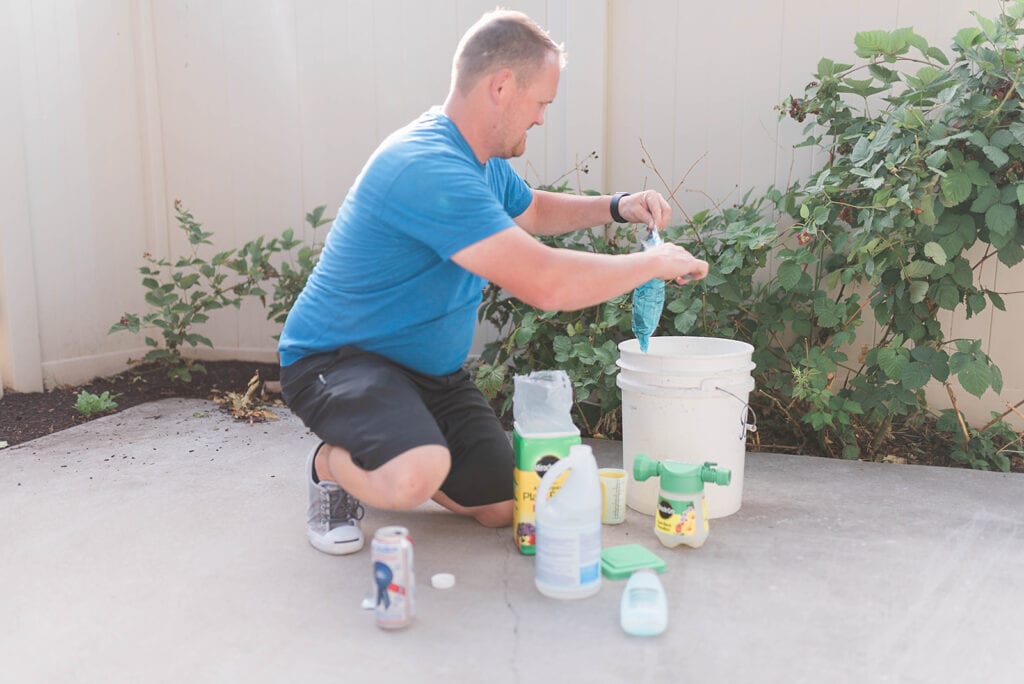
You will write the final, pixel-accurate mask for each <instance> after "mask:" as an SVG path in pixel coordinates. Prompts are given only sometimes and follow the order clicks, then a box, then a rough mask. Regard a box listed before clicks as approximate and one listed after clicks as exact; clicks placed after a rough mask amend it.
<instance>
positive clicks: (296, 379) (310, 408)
mask: <svg viewBox="0 0 1024 684" xmlns="http://www.w3.org/2000/svg"><path fill="white" fill-rule="evenodd" d="M281 394H282V396H283V397H284V400H285V402H286V403H287V404H288V407H289V408H290V409H291V410H292V412H293V413H294V414H295V415H297V416H298V417H299V418H301V419H302V422H303V423H304V424H305V425H306V427H308V428H309V429H310V430H312V431H313V433H315V434H316V435H317V437H319V438H320V439H322V440H323V441H325V442H326V443H328V444H332V445H334V446H339V447H342V448H343V449H345V450H346V451H348V452H349V453H350V454H351V455H352V460H353V462H355V464H356V465H358V466H359V467H360V468H363V469H364V470H373V469H375V468H379V467H380V466H382V465H384V464H385V463H387V462H388V461H390V460H391V459H392V458H394V457H395V456H398V455H399V454H401V453H403V452H405V451H408V450H409V449H412V448H413V447H418V446H425V445H428V444H439V445H441V446H445V447H447V448H448V450H449V452H450V453H451V459H452V465H451V471H450V472H449V473H448V477H447V478H446V479H445V481H444V483H443V484H442V485H441V491H442V492H444V493H445V494H447V495H448V496H449V497H451V499H452V500H453V501H454V502H455V503H457V504H460V505H462V506H481V505H484V504H492V503H497V502H499V501H508V500H510V499H511V498H512V469H513V463H514V459H513V455H512V445H511V444H510V443H509V439H508V436H507V435H506V434H505V431H504V429H503V428H502V427H501V423H500V421H499V420H498V418H497V416H495V415H494V411H493V410H492V409H491V407H490V405H489V404H488V403H487V400H486V399H484V397H483V395H482V394H481V393H480V390H479V389H477V387H476V385H475V384H474V383H473V380H472V378H470V376H469V373H468V372H466V371H465V370H462V369H460V370H458V371H456V372H455V373H452V374H451V375H442V376H436V375H426V374H424V373H419V372H416V371H414V370H412V369H410V368H406V367H405V366H402V365H399V364H397V363H395V362H393V361H391V360H389V359H386V358H384V357H383V356H380V355H379V354H374V353H371V352H366V351H363V350H361V349H356V348H355V347H343V348H341V349H340V350H338V351H336V352H329V353H324V354H314V355H312V356H307V357H305V358H303V359H300V360H298V361H296V362H295V363H293V364H291V365H290V366H284V367H282V368H281Z"/></svg>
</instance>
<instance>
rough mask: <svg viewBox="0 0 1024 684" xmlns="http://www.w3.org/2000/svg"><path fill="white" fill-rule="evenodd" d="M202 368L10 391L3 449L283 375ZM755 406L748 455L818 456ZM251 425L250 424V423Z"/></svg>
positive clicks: (896, 448) (904, 449)
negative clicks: (101, 409)
mask: <svg viewBox="0 0 1024 684" xmlns="http://www.w3.org/2000/svg"><path fill="white" fill-rule="evenodd" d="M203 365H204V366H205V367H206V373H194V374H193V376H192V381H191V382H188V383H185V382H181V381H177V380H171V379H170V378H168V377H167V375H166V373H165V372H163V370H161V369H160V368H157V367H154V366H151V365H150V366H136V367H134V368H131V369H129V370H126V371H125V372H123V373H120V374H118V375H114V376H111V377H106V378H96V379H94V380H92V381H91V382H88V383H84V384H82V385H79V386H75V387H58V388H55V389H53V390H51V391H48V392H30V393H19V392H10V391H7V392H6V393H5V394H4V396H3V398H0V445H2V443H3V442H6V443H7V445H8V446H14V445H15V444H21V443H23V442H27V441H29V440H32V439H36V438H37V437H42V436H44V435H48V434H50V433H52V432H58V431H60V430H66V429H67V428H70V427H74V426H75V425H80V424H82V423H85V422H87V421H89V420H93V419H95V418H98V417H100V416H103V415H110V414H111V413H116V412H117V411H123V410H124V409H127V408H130V407H132V406H137V405H138V404H143V403H146V402H149V401H156V400H158V399H166V398H169V397H187V398H196V399H214V398H215V397H217V396H223V395H224V394H226V393H229V392H231V393H245V391H246V389H247V387H248V384H249V381H250V380H251V378H252V377H253V375H254V374H255V373H257V372H258V373H259V374H260V380H261V382H262V381H276V380H277V379H278V376H279V371H280V369H279V368H278V366H277V364H273V363H255V362H251V361H207V362H204V363H203ZM83 390H85V391H88V392H91V393H92V394H96V395H100V394H102V393H103V392H105V391H106V392H110V394H111V395H113V396H114V401H116V402H117V408H116V409H113V410H112V411H108V412H106V413H101V414H94V415H92V416H83V415H82V414H80V413H79V412H78V411H77V410H76V409H75V400H76V398H77V396H78V393H79V392H81V391H83ZM260 395H262V396H264V397H267V398H270V399H277V398H279V396H278V395H276V394H274V393H269V394H268V393H265V392H263V391H262V390H261V391H260V392H259V393H258V395H257V396H260ZM497 403H498V402H495V404H497ZM752 403H753V405H754V408H755V410H757V415H758V426H759V429H758V432H757V434H756V435H755V436H754V437H753V438H752V440H751V442H750V443H749V445H748V448H749V449H751V450H753V451H766V452H779V453H796V454H806V455H811V456H814V455H820V454H818V453H817V448H816V447H815V446H814V445H813V444H811V443H809V442H808V440H807V436H806V435H803V434H796V433H794V431H793V430H791V429H790V428H789V426H788V424H787V423H786V422H785V421H784V420H782V419H781V418H779V417H777V416H774V415H773V414H772V411H771V409H770V407H769V406H758V405H757V402H756V399H755V400H753V401H752ZM224 410H227V409H226V408H225V409H224ZM248 419H250V420H252V417H251V416H249V418H248ZM257 419H258V418H257ZM504 422H505V423H511V420H510V416H506V417H505V420H504ZM869 438H870V435H867V436H865V440H864V441H865V442H868V441H870V439H869ZM950 450H951V444H950V442H949V440H948V437H947V436H945V435H943V434H941V433H939V432H938V431H936V430H935V429H934V428H933V427H932V426H931V425H930V424H928V423H924V424H922V425H917V426H901V427H896V428H894V429H893V431H892V433H891V435H889V436H888V438H887V439H886V440H885V441H884V443H883V444H881V445H880V449H879V450H878V451H877V453H875V454H873V455H871V456H870V457H868V458H865V460H873V461H880V462H885V463H909V464H916V465H936V466H949V467H961V466H960V465H959V464H957V463H955V462H954V461H952V460H951V459H950V458H949V457H948V456H947V454H949V452H950ZM1011 463H1012V466H1011V470H1012V471H1013V472H1024V459H1022V458H1020V457H1013V458H1012V459H1011Z"/></svg>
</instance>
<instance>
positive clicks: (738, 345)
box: [618, 335, 754, 358]
mask: <svg viewBox="0 0 1024 684" xmlns="http://www.w3.org/2000/svg"><path fill="white" fill-rule="evenodd" d="M654 340H673V341H674V340H684V341H687V342H695V343H697V344H700V343H705V342H707V343H724V344H727V345H730V346H733V347H735V348H734V349H731V350H729V351H723V352H722V353H720V354H714V355H705V356H704V358H720V357H724V356H732V355H734V354H741V353H742V354H753V353H754V345H752V344H750V343H749V342H744V341H743V340H735V339H732V338H730V337H705V336H702V335H665V336H657V337H652V338H651V342H654ZM618 350H619V353H620V354H621V353H623V352H625V353H627V354H643V355H644V356H645V357H650V358H661V357H662V356H664V355H660V354H651V352H650V351H648V352H642V351H640V340H638V339H637V338H635V337H632V338H630V339H628V340H623V341H622V342H619V344H618Z"/></svg>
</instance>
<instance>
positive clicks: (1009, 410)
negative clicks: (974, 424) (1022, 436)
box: [981, 399, 1024, 432]
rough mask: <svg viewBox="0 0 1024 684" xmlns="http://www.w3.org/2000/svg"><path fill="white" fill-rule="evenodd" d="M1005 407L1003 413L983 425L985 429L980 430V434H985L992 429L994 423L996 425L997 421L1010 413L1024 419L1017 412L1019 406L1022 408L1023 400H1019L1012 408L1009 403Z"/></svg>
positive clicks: (1023, 416)
mask: <svg viewBox="0 0 1024 684" xmlns="http://www.w3.org/2000/svg"><path fill="white" fill-rule="evenodd" d="M1006 406H1007V409H1006V410H1005V411H1003V412H1002V413H1000V414H999V415H998V416H996V417H995V418H993V419H992V420H990V421H988V422H987V423H985V427H983V428H981V432H985V431H986V430H988V429H989V428H990V427H992V426H993V425H995V424H996V423H998V422H999V421H1001V420H1002V419H1003V418H1005V417H1006V416H1008V415H1010V414H1011V413H1016V414H1017V415H1018V416H1020V417H1021V418H1024V414H1022V413H1021V412H1020V411H1018V410H1017V409H1018V408H1019V407H1020V406H1024V399H1021V400H1020V401H1018V402H1017V403H1016V404H1014V405H1013V406H1010V404H1009V403H1007V404H1006Z"/></svg>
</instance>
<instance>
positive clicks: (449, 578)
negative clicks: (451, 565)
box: [430, 572, 455, 589]
mask: <svg viewBox="0 0 1024 684" xmlns="http://www.w3.org/2000/svg"><path fill="white" fill-rule="evenodd" d="M430 586H432V587H434V588H435V589H451V588H452V587H454V586H455V575H453V574H451V573H450V572H439V573H437V574H436V575H434V576H433V577H431V578H430Z"/></svg>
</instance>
